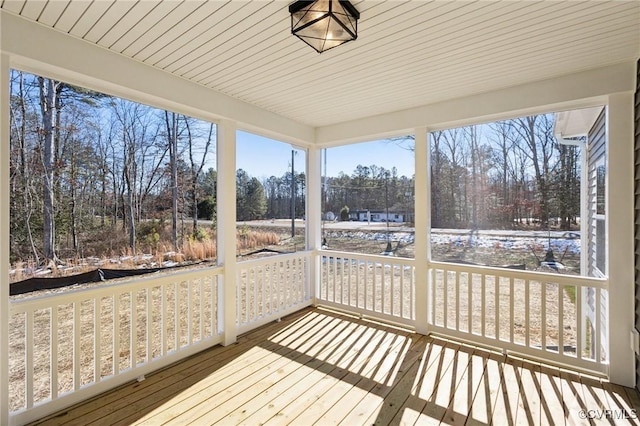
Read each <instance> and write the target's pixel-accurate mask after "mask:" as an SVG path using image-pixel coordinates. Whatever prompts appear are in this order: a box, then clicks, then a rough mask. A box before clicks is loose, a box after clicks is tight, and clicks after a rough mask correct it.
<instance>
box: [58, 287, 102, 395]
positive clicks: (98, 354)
mask: <svg viewBox="0 0 640 426" xmlns="http://www.w3.org/2000/svg"><path fill="white" fill-rule="evenodd" d="M93 303H94V305H95V308H94V310H93V315H94V318H93V357H94V359H93V378H94V381H95V382H96V383H97V382H100V380H102V327H101V324H102V298H101V297H95V298H94V299H93ZM55 310H56V320H55V322H54V321H53V310H52V311H51V313H52V316H51V323H52V324H57V321H58V320H57V318H58V310H57V307H56V308H55ZM56 329H57V326H56ZM57 335H58V333H57V332H56V340H55V342H56V343H55V346H53V343H52V348H57V347H58V339H57ZM51 341H52V342H53V339H52V340H51ZM54 352H55V353H56V357H57V352H58V351H57V349H56V350H55V351H53V350H52V353H54ZM57 364H58V360H57V358H56V361H55V368H54V369H53V371H54V372H55V377H56V378H55V381H54V379H53V375H52V377H51V381H52V382H54V383H55V386H54V387H55V389H56V392H55V395H56V397H57V395H58V365H57ZM52 365H54V364H53V361H52ZM52 368H53V367H52ZM51 395H52V397H51V399H55V398H54V397H53V393H52V394H51Z"/></svg>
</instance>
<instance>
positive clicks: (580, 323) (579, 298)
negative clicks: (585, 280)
mask: <svg viewBox="0 0 640 426" xmlns="http://www.w3.org/2000/svg"><path fill="white" fill-rule="evenodd" d="M582 293H583V289H582V288H581V287H576V356H577V357H578V359H582V350H583V342H582V333H583V332H584V330H583V327H584V326H585V325H586V324H585V323H586V321H583V320H582V318H583V317H582V315H583V313H582Z"/></svg>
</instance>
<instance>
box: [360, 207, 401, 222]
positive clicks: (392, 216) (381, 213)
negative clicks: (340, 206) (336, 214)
mask: <svg viewBox="0 0 640 426" xmlns="http://www.w3.org/2000/svg"><path fill="white" fill-rule="evenodd" d="M406 217H407V214H406V213H399V212H389V216H387V212H386V211H385V210H353V211H350V212H349V220H351V221H356V222H387V219H388V221H389V222H396V223H402V222H405V218H406Z"/></svg>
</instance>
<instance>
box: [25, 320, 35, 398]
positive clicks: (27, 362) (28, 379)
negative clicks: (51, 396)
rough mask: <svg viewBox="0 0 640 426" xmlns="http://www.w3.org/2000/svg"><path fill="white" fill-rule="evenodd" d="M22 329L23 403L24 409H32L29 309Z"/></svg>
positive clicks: (31, 347)
mask: <svg viewBox="0 0 640 426" xmlns="http://www.w3.org/2000/svg"><path fill="white" fill-rule="evenodd" d="M25 323H26V324H25V328H24V340H25V342H24V364H25V375H24V380H25V386H24V388H25V393H26V395H25V401H26V406H27V407H26V408H31V407H33V364H34V362H33V361H34V356H33V331H34V330H35V327H34V326H33V310H31V309H29V310H28V311H27V313H26V319H25Z"/></svg>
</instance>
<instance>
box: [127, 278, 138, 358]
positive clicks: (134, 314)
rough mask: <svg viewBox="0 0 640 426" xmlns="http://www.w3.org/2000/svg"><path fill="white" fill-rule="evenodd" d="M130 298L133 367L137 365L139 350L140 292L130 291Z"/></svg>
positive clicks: (130, 334) (130, 339)
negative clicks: (138, 300)
mask: <svg viewBox="0 0 640 426" xmlns="http://www.w3.org/2000/svg"><path fill="white" fill-rule="evenodd" d="M129 294H130V295H131V296H130V299H129V304H130V306H131V310H130V311H129V312H130V314H131V321H130V324H131V327H130V329H129V356H130V357H129V365H130V366H131V368H135V367H136V365H137V363H138V362H137V359H136V358H137V352H138V350H137V349H138V348H137V344H136V343H137V342H138V339H137V334H138V308H137V305H138V303H137V301H136V300H137V298H138V292H136V291H132V292H130V293H129Z"/></svg>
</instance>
